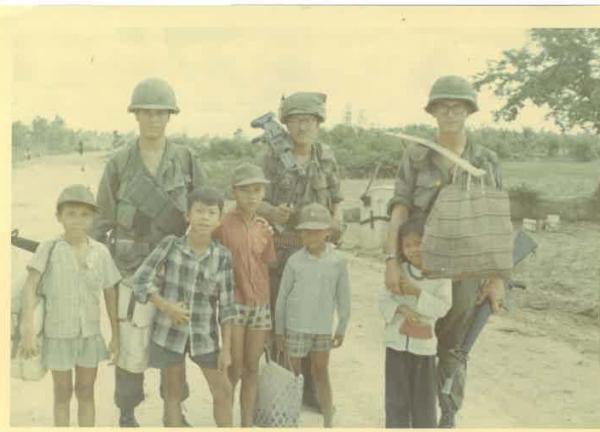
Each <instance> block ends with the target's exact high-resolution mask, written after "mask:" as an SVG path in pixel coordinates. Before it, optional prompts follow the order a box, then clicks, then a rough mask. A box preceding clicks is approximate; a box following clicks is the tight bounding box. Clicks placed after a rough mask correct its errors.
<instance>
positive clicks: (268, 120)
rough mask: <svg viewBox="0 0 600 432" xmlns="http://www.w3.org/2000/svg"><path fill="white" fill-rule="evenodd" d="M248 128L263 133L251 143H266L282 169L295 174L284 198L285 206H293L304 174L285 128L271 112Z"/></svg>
mask: <svg viewBox="0 0 600 432" xmlns="http://www.w3.org/2000/svg"><path fill="white" fill-rule="evenodd" d="M250 126H252V127H253V128H255V129H262V130H263V131H264V133H263V134H262V135H261V136H258V137H256V138H254V139H253V140H252V143H256V142H264V143H266V144H267V145H268V146H269V147H270V148H271V151H272V152H273V154H274V155H275V156H277V157H278V158H279V160H280V161H281V163H282V164H283V167H284V169H285V170H286V171H288V172H291V173H295V174H296V176H295V177H296V182H295V183H294V184H293V185H292V188H291V190H290V195H289V196H288V197H286V200H285V203H286V204H287V205H292V204H294V202H295V201H296V200H295V195H296V193H297V192H298V191H297V190H298V186H299V184H301V183H304V184H306V179H305V177H306V172H305V170H304V169H303V168H302V167H301V166H300V165H298V163H297V162H296V158H295V157H294V155H293V154H292V149H293V148H294V144H293V143H292V139H291V138H290V135H289V134H288V132H287V131H286V130H285V128H284V127H283V126H282V125H281V124H279V122H277V120H276V119H275V114H274V113H272V112H268V113H266V114H263V115H261V116H260V117H257V118H255V119H254V120H252V121H251V122H250ZM275 228H276V229H277V231H279V232H281V231H282V230H283V228H282V227H278V226H276V227H275Z"/></svg>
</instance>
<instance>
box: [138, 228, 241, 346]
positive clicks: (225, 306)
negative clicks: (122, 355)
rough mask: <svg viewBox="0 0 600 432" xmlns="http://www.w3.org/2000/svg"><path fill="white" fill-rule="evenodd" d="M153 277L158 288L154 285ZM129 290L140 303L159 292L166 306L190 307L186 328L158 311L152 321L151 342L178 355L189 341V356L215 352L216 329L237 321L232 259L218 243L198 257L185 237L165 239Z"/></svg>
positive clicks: (217, 332) (140, 269)
mask: <svg viewBox="0 0 600 432" xmlns="http://www.w3.org/2000/svg"><path fill="white" fill-rule="evenodd" d="M159 270H160V272H159ZM159 273H160V274H159ZM157 276H158V279H159V280H160V283H158V284H154V283H153V282H154V281H155V278H156V277H157ZM133 291H134V293H135V296H136V299H137V301H139V302H140V303H146V302H147V301H148V298H149V296H150V294H153V293H157V294H160V295H161V296H162V297H163V298H164V299H165V300H167V301H169V302H172V303H185V304H186V305H188V309H189V311H190V320H189V322H188V323H186V324H182V325H174V324H173V323H172V321H171V319H170V318H168V317H167V316H166V315H165V314H163V313H162V312H160V311H158V312H157V314H156V317H155V318H154V327H153V331H152V340H153V341H154V342H155V343H156V344H157V345H159V346H161V347H163V348H165V349H168V350H170V351H174V352H178V353H183V352H184V351H185V346H186V343H187V341H188V339H189V341H190V352H191V355H193V356H195V355H201V354H207V353H211V352H214V351H217V350H218V349H219V324H221V325H222V324H223V323H225V322H226V321H229V320H232V319H233V318H234V316H235V308H234V303H233V270H232V265H231V254H230V252H229V251H228V250H227V249H225V247H223V246H222V245H221V244H219V243H218V242H216V241H213V242H211V243H210V245H209V247H208V249H207V250H206V251H205V252H204V253H203V254H202V255H200V256H199V255H198V254H196V252H194V251H193V250H192V249H191V248H190V247H189V246H188V245H187V243H186V236H183V237H176V236H168V237H165V238H164V239H163V240H162V241H161V242H160V243H159V244H158V246H156V248H155V249H154V250H153V251H152V253H150V255H148V257H147V258H146V259H145V260H144V262H143V263H142V265H141V266H140V267H139V269H138V270H137V271H136V273H135V275H134V276H133ZM217 313H218V316H217Z"/></svg>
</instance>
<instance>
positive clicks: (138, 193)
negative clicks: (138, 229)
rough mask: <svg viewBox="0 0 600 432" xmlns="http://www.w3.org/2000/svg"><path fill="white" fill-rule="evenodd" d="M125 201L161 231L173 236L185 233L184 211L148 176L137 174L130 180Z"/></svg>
mask: <svg viewBox="0 0 600 432" xmlns="http://www.w3.org/2000/svg"><path fill="white" fill-rule="evenodd" d="M127 199H128V200H129V201H130V202H131V203H132V204H133V205H134V206H135V208H136V209H137V210H139V211H140V212H141V213H143V214H144V215H145V216H147V217H148V218H149V219H150V220H151V222H152V223H153V224H155V225H156V226H157V227H158V228H159V229H160V230H161V231H163V232H165V233H168V234H175V235H182V234H183V233H184V232H185V228H186V222H185V219H184V209H180V208H178V207H177V206H176V204H175V202H174V201H173V199H171V197H169V195H168V194H167V193H166V192H165V191H164V190H162V189H161V188H160V187H158V185H157V184H156V183H155V182H154V181H153V180H152V179H151V178H149V177H148V176H146V175H144V174H139V175H137V176H136V177H135V178H134V179H133V180H132V182H131V183H130V185H129V188H128V193H127Z"/></svg>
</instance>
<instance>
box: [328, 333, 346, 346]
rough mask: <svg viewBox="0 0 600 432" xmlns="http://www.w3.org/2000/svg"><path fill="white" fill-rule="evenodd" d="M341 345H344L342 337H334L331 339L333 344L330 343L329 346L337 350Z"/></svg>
mask: <svg viewBox="0 0 600 432" xmlns="http://www.w3.org/2000/svg"><path fill="white" fill-rule="evenodd" d="M343 343H344V336H343V335H335V336H334V337H333V342H332V343H331V345H332V346H333V348H339V347H341V346H342V344H343Z"/></svg>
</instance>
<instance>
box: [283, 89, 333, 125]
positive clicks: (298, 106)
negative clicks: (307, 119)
mask: <svg viewBox="0 0 600 432" xmlns="http://www.w3.org/2000/svg"><path fill="white" fill-rule="evenodd" d="M325 101H327V95H326V94H324V93H312V92H298V93H294V94H291V95H289V96H288V97H282V98H281V105H280V106H279V120H280V121H281V123H285V122H286V120H287V118H288V116H291V115H294V114H312V115H314V116H316V117H317V118H318V119H319V122H324V121H325Z"/></svg>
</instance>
